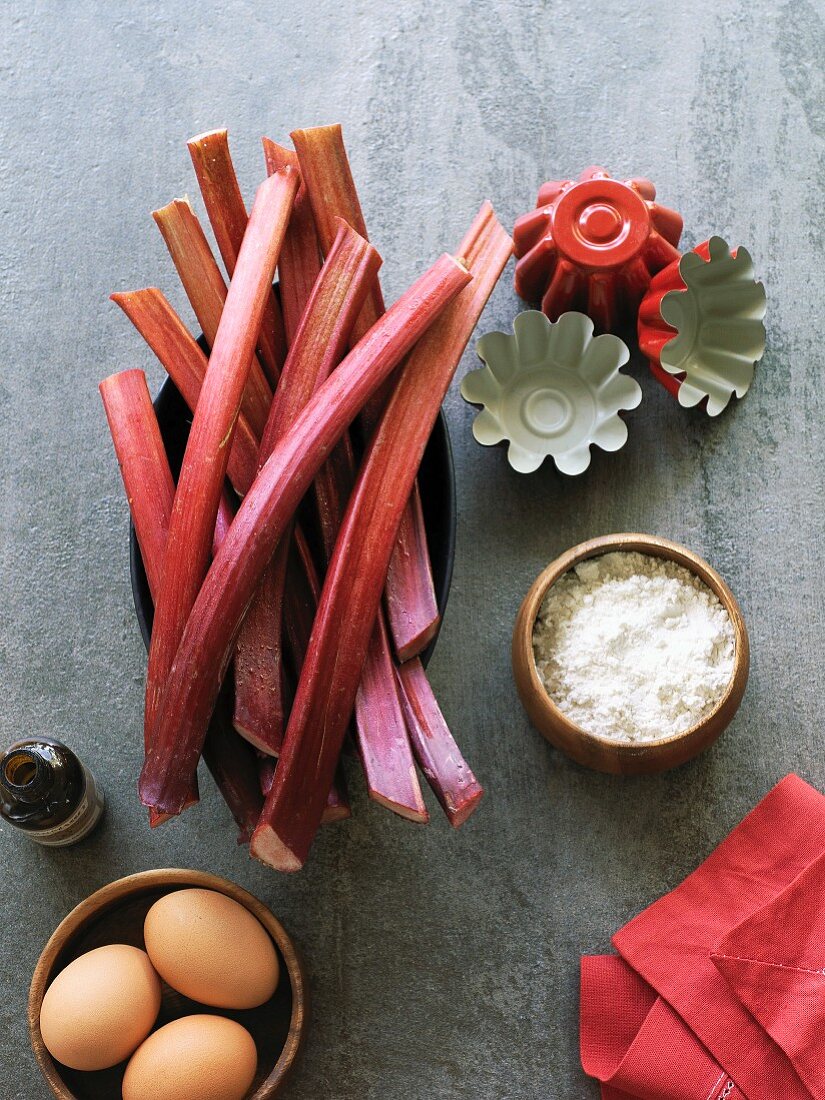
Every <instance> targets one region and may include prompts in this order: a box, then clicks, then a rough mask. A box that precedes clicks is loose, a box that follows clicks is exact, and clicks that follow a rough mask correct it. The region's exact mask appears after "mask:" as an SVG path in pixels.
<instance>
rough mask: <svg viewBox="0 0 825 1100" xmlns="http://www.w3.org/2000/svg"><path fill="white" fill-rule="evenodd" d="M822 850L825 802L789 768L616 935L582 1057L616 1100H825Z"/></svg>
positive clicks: (592, 979)
mask: <svg viewBox="0 0 825 1100" xmlns="http://www.w3.org/2000/svg"><path fill="white" fill-rule="evenodd" d="M823 853H825V798H823V796H822V795H820V794H819V793H818V792H817V791H815V790H814V789H813V788H812V787H810V786H808V784H807V783H804V782H803V781H802V780H801V779H799V778H798V777H797V776H794V775H791V776H788V777H787V778H786V779H784V780H782V782H781V783H779V784H778V785H777V786H776V787H774V789H773V790H772V791H771V792H770V793H769V794H768V795H767V796H766V797H765V798H764V799H763V800H762V802H761V803H760V804H759V805H758V806H757V807H756V809H755V810H753V811H752V813H750V814H749V815H748V816H747V817H746V818H745V820H744V821H743V822H742V823H741V824H740V825H738V826H737V827H736V828H735V829H734V830H733V832H732V833H731V834H730V836H728V838H727V839H726V840H725V841H723V842H722V844H720V846H719V847H718V848H717V849H716V850H715V851H714V852H713V853H712V854H711V855H710V856H709V857H708V859H707V860H705V862H704V863H703V864H702V865H701V866H700V867H699V868H698V870H696V871H694V873H693V874H692V875H690V876H689V877H688V878H687V879H685V881H684V882H683V883H682V884H681V885H680V886H678V887H677V888H676V889H675V890H673V891H671V893H669V894H667V895H665V897H663V898H661V899H660V900H659V901H657V902H655V903H654V904H653V905H652V906H650V908H648V909H646V910H645V911H644V912H643V913H641V914H640V915H639V916H638V917H636V918H635V919H634V920H632V921H630V923H629V924H627V925H626V926H625V927H624V928H623V929H621V930H620V931H619V932H618V933H617V934H616V935H615V936H614V937H613V945H614V947H615V948H616V950H617V951H618V952H619V955H620V956H621V959H618V960H617V959H615V957H614V961H613V962H611V963H610V966H609V969H608V967H607V965H606V964H605V963H604V962H603V961H599V960H592V959H585V960H583V962H582V1062H583V1065H584V1068H585V1071H586V1072H590V1073H591V1075H592V1076H595V1077H597V1078H598V1079H599V1080H600V1081H602V1089H603V1096H604V1097H605V1100H626V1098H627V1097H639V1098H641V1100H734V1098H736V1100H739V1098H740V1097H743V1096H744V1097H747V1100H810V1098H811V1096H814V1097H817V1098H820V1097H822V1098H823V1100H825V1087H824V1086H823V1076H822V1071H821V1069H820V1070H818V1068H817V1066H818V1063H825V975H815V974H814V973H813V972H814V971H815V970H816V969H817V967H816V965H815V964H816V962H817V959H818V956H816V954H815V951H816V934H817V933H816V931H814V932H812V933H811V938H808V939H806V938H805V931H804V930H805V928H806V927H812V928H815V929H817V930H819V932H825V917H823V915H822V914H821V913H820V912H819V909H820V907H822V906H823V905H825V896H823V893H822V889H821V887H822V883H823V880H822V879H819V878H817V875H825V866H823V865H822V857H823ZM788 921H791V924H790V931H789V930H788V925H787V922H788ZM768 929H770V935H768V931H767V930H768ZM820 943H822V944H823V955H825V939H823V938H821V937H820ZM787 960H791V961H787ZM617 963H618V964H621V965H623V966H624V967H625V970H623V971H622V972H621V974H620V971H619V969H618V967H617V965H616V964H617ZM766 964H767V965H766ZM785 967H793V968H795V970H796V971H798V974H797V975H796V977H795V980H794V981H790V979H789V975H788V974H785V975H784V976H783V977H778V976H777V975H778V974H779V972H780V971H782V970H783V969H784V968H785ZM822 967H825V958H822V961H821V963H820V969H821V968H822ZM627 971H629V972H630V973H631V974H632V975H633V978H631V977H629V976H628V973H627ZM820 978H822V983H821V984H820ZM634 979H635V981H637V982H639V983H641V986H646V987H647V992H643V991H642V989H641V988H639V987H637V988H635V990H633V991H632V992H628V991H629V990H631V989H632V988H633V987H632V982H633V980H634ZM617 998H619V999H618V1000H617ZM645 998H646V1000H645ZM627 1004H632V1005H633V1006H634V1011H633V1012H628V1010H627V1009H626V1008H625V1007H623V1006H625V1005H627ZM643 1004H647V1005H648V1008H647V1012H646V1013H645V1014H644V1017H643V1019H642V1020H641V1022H640V1021H639V1016H640V1014H641V1013H642V1007H641V1006H642V1005H643ZM611 1005H612V1009H611ZM625 1012H628V1015H627V1016H626V1017H625V1018H623V1019H622V1020H621V1021H618V1020H617V1017H621V1016H623V1014H624V1013H625ZM802 1016H804V1017H805V1019H804V1027H803V1026H802V1022H801V1017H802ZM631 1018H632V1019H633V1022H634V1026H633V1027H632V1028H631V1027H630V1019H631ZM628 1029H630V1030H631V1031H632V1034H631V1035H630V1036H629V1037H628ZM674 1052H678V1053H675V1054H674ZM817 1054H818V1055H819V1057H818V1058H817ZM610 1089H614V1090H615V1089H618V1090H619V1091H618V1092H616V1091H613V1092H611V1091H609V1090H610ZM668 1090H669V1091H668ZM817 1090H818V1091H817ZM622 1093H624V1095H622Z"/></svg>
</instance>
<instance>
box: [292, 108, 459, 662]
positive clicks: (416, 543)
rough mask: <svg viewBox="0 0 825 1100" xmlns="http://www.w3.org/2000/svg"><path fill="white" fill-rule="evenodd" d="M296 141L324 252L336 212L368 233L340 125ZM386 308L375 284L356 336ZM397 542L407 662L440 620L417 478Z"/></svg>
mask: <svg viewBox="0 0 825 1100" xmlns="http://www.w3.org/2000/svg"><path fill="white" fill-rule="evenodd" d="M292 140H293V142H294V143H295V148H296V150H297V153H298V160H299V163H300V167H301V173H302V175H303V178H304V181H305V184H306V188H307V191H308V193H309V197H310V201H311V203H312V209H313V212H314V215H315V223H316V225H317V229H318V237H319V240H320V243H321V250H322V251H324V252H326V250H327V249H328V248H329V247H330V244H331V241H332V233H333V225H334V219H335V217H336V216H337V217H342V218H343V219H344V220H345V221H347V222H349V224H350V225H352V226H353V227H354V228H355V229H357V230H358V232H359V233H360V234H361V235H362V236H364V237H366V236H367V229H366V224H365V221H364V214H363V211H362V209H361V202H360V200H359V198H358V192H357V190H356V187H355V182H354V180H353V177H352V169H351V168H350V164H349V158H348V156H347V151H346V147H345V146H344V139H343V135H342V132H341V127H340V126H338V125H336V126H318V127H315V128H313V129H309V130H296V131H295V132H294V133H293V134H292ZM383 311H384V299H383V296H382V294H381V287H380V285H378V284H376V287H375V290H374V291H373V293H372V295H371V296H370V297H369V299H368V300H367V302H366V305H365V306H364V310H363V311H362V314H361V316H360V317H359V319H358V322H357V324H356V327H355V332H354V334H353V337H354V339H356V340H357V339H358V338H359V337H360V335H361V333H362V331H364V330H366V329H367V328H369V327H370V325H372V324H373V323H374V322H375V320H376V318H378V317H380V316H381V314H382V313H383ZM386 396H387V395H386V391H384V392H382V393H380V394H378V395H376V397H375V398H374V399H373V400H372V401H371V402H370V403H368V405H367V407H366V409H365V410H364V414H363V416H362V424H363V428H364V434H365V436H366V437H367V438H369V437H370V436H371V435H372V434H373V432H374V431H375V428H376V425H377V423H378V420H379V419H380V416H381V412H382V410H383V408H384V406H385V404H386ZM396 542H397V546H396V548H395V550H394V552H393V555H392V558H391V562H390V567H389V570H388V575H387V599H386V607H387V615H388V618H389V624H390V631H391V633H392V637H393V641H394V644H395V649H396V652H397V653H398V655H399V659H401V660H405V659H407V658H409V657H411V656H415V655H417V654H419V653H421V652H423V651H424V649H426V647H427V645H428V644H429V643H430V642H431V641H432V639H433V638H434V637H435V635H436V633H437V632H438V627H439V623H440V621H441V617H440V615H439V612H438V602H437V600H436V596H435V586H434V584H433V576H432V567H431V565H430V556H429V550H428V547H427V533H426V530H425V528H424V518H423V512H422V508H421V501H420V497H419V490H418V483H417V482H416V483H415V484H414V485H413V488H412V490H411V501H410V504H409V505H408V506H407V507H406V508H405V511H404V515H403V518H402V520H401V522H400V524H399V526H398V532H397V535H396Z"/></svg>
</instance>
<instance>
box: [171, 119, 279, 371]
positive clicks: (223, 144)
mask: <svg viewBox="0 0 825 1100" xmlns="http://www.w3.org/2000/svg"><path fill="white" fill-rule="evenodd" d="M187 145H188V148H189V153H190V155H191V157H192V164H193V166H194V168H195V175H196V176H197V177H198V185H199V187H200V189H201V195H202V196H203V203H204V206H205V207H206V213H207V215H208V217H209V223H210V225H211V226H212V231H213V233H214V234H215V240H216V241H217V242H218V249H219V251H220V254H221V258H222V259H223V263H224V267H225V268H226V273H227V275H228V276H229V278H230V279H231V278H232V276H233V274H234V272H235V265H236V264H237V262H238V256H239V254H240V251H241V244H242V243H243V235H244V233H245V232H246V226H247V223H248V221H249V218H248V216H247V213H246V205H245V204H244V201H243V195H242V194H241V188H240V185H239V184H238V177H237V175H236V174H235V166H234V165H233V163H232V156H231V154H230V152H229V138H228V134H227V131H226V130H211V131H210V132H209V133H206V134H199V135H198V136H197V137H193V138H192V139H191V140H190V141H189V142H187ZM258 351H259V353H260V357H261V362H262V364H263V367H264V370H265V371H266V376H267V378H268V379H269V382H270V385H271V386H272V387H273V389H274V387H275V385H276V384H277V382H278V378H279V377H280V374H281V366H282V365H283V362H284V359H285V357H286V337H285V335H284V320H283V317H282V316H281V309H280V306H279V305H278V299H277V298H276V297H275V293H274V291H270V294H269V296H268V298H267V301H266V304H265V306H264V317H263V322H262V324H261V332H260V336H259V338H258Z"/></svg>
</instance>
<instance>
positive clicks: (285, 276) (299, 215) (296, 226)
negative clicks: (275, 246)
mask: <svg viewBox="0 0 825 1100" xmlns="http://www.w3.org/2000/svg"><path fill="white" fill-rule="evenodd" d="M263 146H264V157H265V159H266V170H267V173H268V174H269V175H270V176H271V175H272V173H273V172H278V171H280V170H281V169H282V168H285V167H286V166H287V165H290V166H291V167H293V168H295V169H296V170H297V168H298V156H297V154H296V153H295V152H294V150H292V149H285V148H284V146H283V145H278V144H277V143H276V142H274V141H270V139H269V138H264V139H263ZM354 228H355V229H356V232H357V226H356V227H354ZM361 236H362V237H363V236H364V234H363V233H362V234H361ZM320 272H321V251H320V247H319V245H318V233H317V232H316V229H315V218H314V216H313V213H312V206H311V204H310V201H309V195H308V194H307V189H306V184H305V183H304V182H303V180H302V181H301V186H300V187H299V188H298V194H297V195H296V196H295V203H294V205H293V207H292V217H291V218H290V220H289V226H288V228H287V231H286V236H285V237H284V244H283V247H282V248H281V255H280V258H279V260H278V280H279V288H280V291H281V307H282V309H283V312H284V327H285V329H286V338H287V343H288V344H289V346H290V347H291V346H292V344H293V342H294V340H295V335H296V333H297V332H298V326H299V324H300V323H301V318H302V317H303V315H304V310H305V309H306V306H307V302H308V301H309V298H310V295H311V294H312V288H313V287H314V286H315V280H316V279H317V278H318V275H319V274H320Z"/></svg>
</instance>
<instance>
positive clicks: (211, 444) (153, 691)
mask: <svg viewBox="0 0 825 1100" xmlns="http://www.w3.org/2000/svg"><path fill="white" fill-rule="evenodd" d="M297 184H298V180H297V176H296V174H295V173H294V172H292V171H290V170H288V169H285V170H284V171H283V172H281V173H278V174H276V175H274V176H270V177H269V179H268V180H266V181H265V182H264V183H262V184H261V186H260V188H259V189H258V194H257V196H256V199H255V205H254V206H253V209H252V215H251V217H250V219H249V226H248V228H247V231H246V234H245V236H244V243H243V246H242V248H241V254H240V256H239V257H238V263H237V266H236V268H235V276H234V278H233V279H232V283H231V284H230V287H229V294H228V296H227V299H226V306H225V308H224V310H223V313H222V315H221V319H220V323H219V325H218V331H217V334H216V336H215V343H214V345H213V348H212V354H211V356H210V359H209V367H208V369H207V372H206V378H205V379H204V382H203V386H202V388H201V392H200V397H199V399H198V404H197V407H196V409H195V414H194V418H193V421H192V429H191V431H190V433H189V441H188V443H187V445H186V453H185V455H184V458H183V465H182V467H181V471H180V476H179V478H178V485H177V490H176V492H175V502H174V505H173V508H172V518H171V520H170V524H169V540H168V547H167V554H166V561H165V565H164V570H163V582H162V584H161V588H160V592H159V596H158V600H157V602H156V604H155V621H154V626H153V630H152V643H151V645H150V647H149V668H148V672H147V677H146V714H145V729H146V732H147V735H148V736H147V740H148V745H149V749H148V752H147V760H151V759H152V755H153V748H154V741H153V737H152V730H153V729H154V726H155V720H156V716H157V711H158V706H159V704H160V699H161V694H162V691H163V688H164V686H165V684H166V679H167V677H168V675H169V670H170V669H171V667H172V661H173V659H174V656H175V652H176V651H177V648H178V645H179V643H180V639H181V637H182V635H183V631H184V627H185V626H186V620H187V619H188V617H189V613H190V612H191V610H192V607H193V605H194V603H195V598H196V597H197V594H198V589H199V588H200V585H201V582H202V581H203V578H204V577H205V576H206V572H207V569H208V566H209V558H210V550H211V543H212V534H213V531H214V529H215V520H216V517H217V514H218V506H219V503H220V499H221V493H222V490H223V483H224V479H225V477H226V467H227V462H228V458H229V453H230V448H231V446H232V438H233V434H234V430H235V424H236V421H237V418H238V412H239V410H240V404H241V397H242V395H243V390H244V386H245V385H246V381H247V378H248V376H249V370H250V366H251V364H252V360H253V357H254V354H255V343H256V340H257V334H258V332H259V331H260V325H261V315H262V313H263V308H264V303H265V302H266V296H267V294H268V293H269V287H270V286H271V285H272V279H273V275H274V272H275V265H276V263H277V260H278V251H279V249H280V246H281V241H282V240H283V234H284V231H285V229H286V225H287V221H288V219H289V211H290V209H291V206H292V200H293V198H294V195H295V191H296V189H297ZM233 526H234V524H233ZM230 534H231V529H230Z"/></svg>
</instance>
